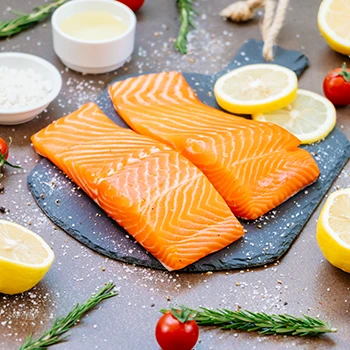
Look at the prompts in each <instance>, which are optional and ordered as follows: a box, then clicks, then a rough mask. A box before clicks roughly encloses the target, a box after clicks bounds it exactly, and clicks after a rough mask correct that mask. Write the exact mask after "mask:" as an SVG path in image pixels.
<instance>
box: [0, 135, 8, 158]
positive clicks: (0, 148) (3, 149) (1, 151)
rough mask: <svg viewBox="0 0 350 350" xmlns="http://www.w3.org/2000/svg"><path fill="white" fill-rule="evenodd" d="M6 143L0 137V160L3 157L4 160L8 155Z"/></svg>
mask: <svg viewBox="0 0 350 350" xmlns="http://www.w3.org/2000/svg"><path fill="white" fill-rule="evenodd" d="M8 149H9V148H8V145H7V143H6V141H5V140H4V139H3V138H1V137H0V160H1V159H4V160H6V159H7V158H8V156H9V154H8Z"/></svg>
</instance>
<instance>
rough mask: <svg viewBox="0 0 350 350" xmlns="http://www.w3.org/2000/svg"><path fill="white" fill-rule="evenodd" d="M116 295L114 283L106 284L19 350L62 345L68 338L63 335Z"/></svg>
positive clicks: (37, 349) (26, 342)
mask: <svg viewBox="0 0 350 350" xmlns="http://www.w3.org/2000/svg"><path fill="white" fill-rule="evenodd" d="M116 295H118V293H117V292H116V291H115V285H114V284H113V283H108V284H106V285H105V286H104V287H103V288H101V289H100V290H99V291H98V292H97V293H96V294H94V295H93V296H92V297H91V298H89V299H88V300H87V301H86V302H85V303H83V304H76V305H75V306H74V308H73V310H72V311H71V312H69V313H68V314H67V315H66V316H65V317H62V318H57V319H56V320H55V321H54V322H53V324H52V326H51V328H50V329H49V330H48V331H46V332H44V333H43V334H42V335H41V336H40V337H39V338H38V339H33V336H32V335H31V334H30V335H29V336H28V337H27V338H26V340H25V342H24V344H23V345H22V346H21V347H20V348H19V350H40V349H46V348H47V347H48V346H51V345H54V344H58V343H61V342H62V341H64V340H66V338H67V336H63V335H64V334H65V333H67V332H68V331H69V330H70V329H71V328H72V327H74V326H75V325H76V323H77V322H78V321H79V320H80V319H81V317H82V316H84V314H85V313H86V312H88V311H90V310H91V309H93V308H94V307H95V306H96V305H98V304H99V303H100V302H101V301H103V300H105V299H108V298H112V297H114V296H116Z"/></svg>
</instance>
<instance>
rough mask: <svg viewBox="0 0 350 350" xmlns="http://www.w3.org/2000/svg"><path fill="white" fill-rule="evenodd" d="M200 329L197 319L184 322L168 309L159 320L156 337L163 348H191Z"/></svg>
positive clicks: (186, 349) (168, 349)
mask: <svg viewBox="0 0 350 350" xmlns="http://www.w3.org/2000/svg"><path fill="white" fill-rule="evenodd" d="M198 335H199V330H198V325H197V323H196V321H194V320H188V321H185V322H184V323H183V322H181V321H180V320H179V319H178V318H176V317H175V316H174V315H173V314H172V312H170V311H168V312H167V313H165V314H164V315H163V316H162V317H161V318H160V319H159V321H158V323H157V326H156V338H157V341H158V344H159V345H160V347H161V348H162V349H163V350H191V349H193V347H194V346H195V345H196V343H197V340H198Z"/></svg>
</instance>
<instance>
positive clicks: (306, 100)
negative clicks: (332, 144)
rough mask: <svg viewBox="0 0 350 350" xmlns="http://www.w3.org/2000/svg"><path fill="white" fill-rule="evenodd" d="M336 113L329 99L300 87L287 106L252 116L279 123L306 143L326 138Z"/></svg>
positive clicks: (331, 128) (334, 120) (333, 123)
mask: <svg viewBox="0 0 350 350" xmlns="http://www.w3.org/2000/svg"><path fill="white" fill-rule="evenodd" d="M336 115H337V112H336V109H335V107H334V106H333V104H332V103H331V102H330V101H329V100H328V99H326V98H325V97H323V96H321V95H318V94H316V93H314V92H311V91H308V90H301V89H299V90H298V92H297V96H296V98H295V100H294V101H293V102H292V103H290V104H289V105H288V106H287V107H285V108H282V109H279V110H277V111H274V112H271V113H264V114H263V113H261V114H254V115H253V116H252V118H253V119H254V120H257V121H261V122H270V123H274V124H277V125H279V126H281V127H282V128H284V129H286V130H288V131H289V132H290V133H292V134H293V135H295V136H296V137H297V138H298V139H299V140H300V141H301V143H304V144H305V143H312V142H316V141H318V140H321V139H323V138H325V137H326V136H327V135H328V134H329V133H330V132H331V131H332V130H333V128H334V126H335V123H336V119H337V118H336Z"/></svg>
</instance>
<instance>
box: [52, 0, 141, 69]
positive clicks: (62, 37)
mask: <svg viewBox="0 0 350 350" xmlns="http://www.w3.org/2000/svg"><path fill="white" fill-rule="evenodd" d="M90 11H98V12H104V11H105V12H107V13H111V14H115V15H118V16H119V17H121V18H122V19H123V20H124V21H125V22H126V23H127V25H128V30H127V31H126V32H125V33H123V34H122V35H119V36H116V37H115V38H113V39H108V40H104V41H87V40H79V39H76V38H74V37H72V36H70V35H67V34H66V33H64V32H63V31H62V30H61V29H60V24H61V23H62V21H63V20H64V19H66V18H67V17H69V16H72V15H73V14H76V13H79V12H90ZM51 22H52V33H53V46H54V50H55V53H56V54H57V56H58V57H59V58H60V59H61V61H62V62H63V63H64V64H65V65H66V66H67V67H68V68H71V69H73V70H75V71H78V72H81V73H91V74H100V73H107V72H111V71H113V70H116V69H117V68H119V67H121V66H122V65H123V64H124V63H125V61H126V60H127V59H128V58H129V57H130V56H131V54H132V52H133V50H134V43H135V29H136V16H135V14H134V12H132V11H131V10H130V9H129V7H127V6H125V5H124V4H122V3H120V2H118V1H113V0H75V1H69V2H67V3H65V4H64V5H62V6H61V7H59V8H58V9H57V10H56V11H55V12H54V14H53V16H52V20H51Z"/></svg>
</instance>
